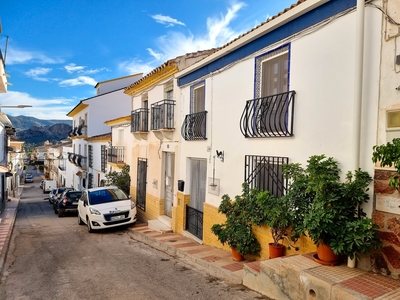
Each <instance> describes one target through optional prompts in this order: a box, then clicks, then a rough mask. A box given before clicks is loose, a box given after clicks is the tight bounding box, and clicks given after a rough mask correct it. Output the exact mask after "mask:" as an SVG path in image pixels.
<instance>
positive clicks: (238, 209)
mask: <svg viewBox="0 0 400 300" xmlns="http://www.w3.org/2000/svg"><path fill="white" fill-rule="evenodd" d="M247 191H248V189H247V188H246V187H243V193H242V195H238V196H236V197H235V199H234V200H233V199H231V198H230V197H229V196H228V195H223V196H222V201H221V204H220V206H219V207H218V212H220V213H223V214H225V216H226V221H225V223H223V224H214V225H213V226H212V227H211V230H212V232H213V233H214V234H215V235H216V236H217V237H218V240H219V241H220V242H221V243H222V244H228V245H229V246H230V247H231V249H232V254H233V255H234V254H235V252H236V251H237V252H239V253H240V254H241V255H242V256H244V255H247V254H251V255H259V253H260V250H261V247H260V244H259V242H258V240H257V238H256V237H255V235H254V233H253V231H252V222H251V218H250V217H249V211H248V210H247V209H246V207H247V205H248V199H249V197H250V196H251V195H250V194H249V193H248V192H247ZM234 259H236V260H238V259H239V258H235V257H234Z"/></svg>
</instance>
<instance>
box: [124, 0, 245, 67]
mask: <svg viewBox="0 0 400 300" xmlns="http://www.w3.org/2000/svg"><path fill="white" fill-rule="evenodd" d="M244 6H245V4H244V3H243V2H235V3H233V4H232V5H231V6H230V7H228V9H227V11H226V13H225V14H221V15H219V16H217V17H209V18H207V22H206V26H207V31H206V32H205V33H204V34H203V35H200V36H194V35H193V34H191V33H182V32H178V31H170V32H168V33H167V34H166V35H163V36H160V37H159V38H158V39H157V46H158V49H153V48H147V51H148V53H149V54H150V56H151V57H152V59H149V61H147V62H146V61H145V62H143V61H141V60H139V59H136V58H134V59H132V60H128V61H124V62H122V63H120V64H119V68H120V69H121V70H122V71H124V72H126V73H136V72H143V73H148V72H149V71H150V70H152V69H153V68H154V67H155V66H158V65H160V64H161V63H163V62H165V61H167V60H168V59H171V58H174V57H177V56H179V55H183V54H185V53H191V52H196V51H199V50H207V49H211V48H216V47H220V46H222V45H223V44H225V43H227V42H229V41H231V40H232V39H233V38H235V37H237V36H238V35H239V34H240V33H241V32H238V31H235V30H233V29H232V28H231V27H230V25H231V23H232V21H233V20H234V19H235V18H236V17H237V15H238V13H239V11H240V10H241V9H242V8H243V7H244ZM153 18H154V16H153Z"/></svg>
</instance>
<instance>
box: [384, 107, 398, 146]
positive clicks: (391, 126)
mask: <svg viewBox="0 0 400 300" xmlns="http://www.w3.org/2000/svg"><path fill="white" fill-rule="evenodd" d="M394 138H400V110H388V111H386V141H387V142H391V141H392V140H393V139H394Z"/></svg>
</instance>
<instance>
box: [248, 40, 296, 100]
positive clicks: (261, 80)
mask: <svg viewBox="0 0 400 300" xmlns="http://www.w3.org/2000/svg"><path fill="white" fill-rule="evenodd" d="M255 68H256V74H255V76H256V78H255V79H256V81H255V82H256V89H255V98H263V97H268V96H272V95H276V94H281V93H286V92H288V91H289V46H284V47H281V48H278V49H276V50H273V51H271V52H268V53H266V54H263V55H261V56H259V57H257V58H256V66H255Z"/></svg>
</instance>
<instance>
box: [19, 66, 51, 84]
mask: <svg viewBox="0 0 400 300" xmlns="http://www.w3.org/2000/svg"><path fill="white" fill-rule="evenodd" d="M51 70H52V69H51V68H42V67H37V68H33V69H30V70H28V71H26V72H25V75H26V76H28V77H30V78H32V79H34V80H38V81H49V78H45V77H43V75H47V74H48V73H49V72H50V71H51Z"/></svg>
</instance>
